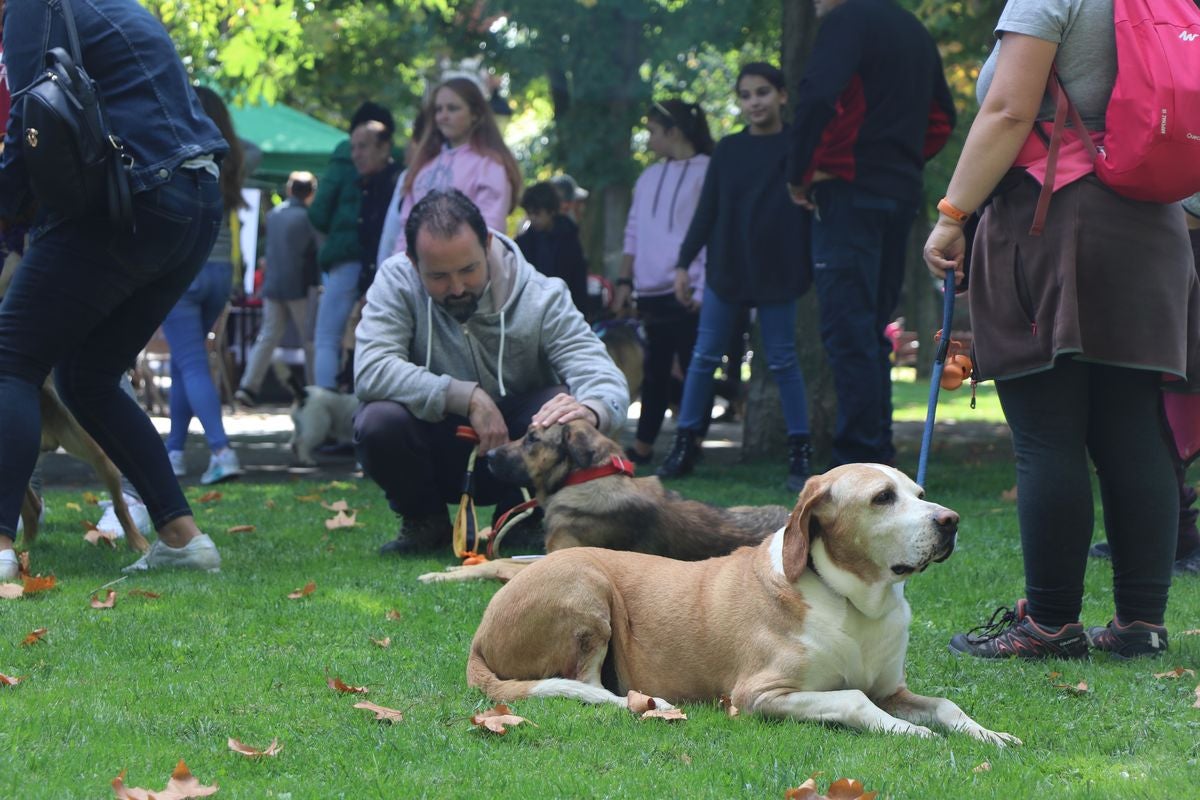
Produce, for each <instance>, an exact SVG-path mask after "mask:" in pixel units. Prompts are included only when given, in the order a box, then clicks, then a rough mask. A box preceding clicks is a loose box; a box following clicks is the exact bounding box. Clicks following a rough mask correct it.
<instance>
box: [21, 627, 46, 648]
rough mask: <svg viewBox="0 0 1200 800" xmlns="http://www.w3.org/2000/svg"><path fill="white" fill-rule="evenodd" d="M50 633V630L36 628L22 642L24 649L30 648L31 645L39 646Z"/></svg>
mask: <svg viewBox="0 0 1200 800" xmlns="http://www.w3.org/2000/svg"><path fill="white" fill-rule="evenodd" d="M49 632H50V629H49V628H35V629H34V630H32V631H30V632H29V635H28V636H26V637H25V638H24V639H22V640H21V646H22V647H28V646H29V645H31V644H37V643H38V642H40V641H41V640H42V637H43V636H45V635H46V634H47V633H49Z"/></svg>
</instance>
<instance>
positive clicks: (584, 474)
mask: <svg viewBox="0 0 1200 800" xmlns="http://www.w3.org/2000/svg"><path fill="white" fill-rule="evenodd" d="M609 475H628V476H629V477H630V478H632V477H633V462H632V461H630V460H629V459H627V458H621V457H620V456H612V457H611V458H609V460H608V463H607V464H601V465H600V466H598V467H587V468H586V469H581V470H576V471H575V472H572V473H571V474H570V475H568V476H567V479H566V480H565V481H563V486H575V485H576V484H580V483H587V482H588V481H594V480H596V479H597V478H607V477H608V476H609Z"/></svg>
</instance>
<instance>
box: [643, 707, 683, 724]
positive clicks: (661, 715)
mask: <svg viewBox="0 0 1200 800" xmlns="http://www.w3.org/2000/svg"><path fill="white" fill-rule="evenodd" d="M638 719H661V720H665V721H667V722H677V721H678V720H681V719H687V714H685V713H683V712H682V711H680V710H679V709H678V708H652V709H650V710H649V711H643V712H642V715H641V716H640V717H638Z"/></svg>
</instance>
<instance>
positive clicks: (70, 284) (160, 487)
mask: <svg viewBox="0 0 1200 800" xmlns="http://www.w3.org/2000/svg"><path fill="white" fill-rule="evenodd" d="M134 214H135V220H136V225H137V228H136V232H120V231H114V230H113V229H112V227H111V226H110V225H108V223H107V222H106V221H105V222H100V221H96V220H78V221H72V222H60V223H59V224H57V225H54V226H53V227H48V228H46V229H44V230H42V231H39V232H38V233H37V234H36V238H35V239H34V240H33V242H32V243H31V244H30V247H29V249H28V250H27V251H26V253H25V259H24V262H23V263H22V265H21V267H20V268H19V269H18V270H17V272H16V275H15V277H14V278H13V282H12V285H11V286H10V287H9V289H8V293H7V294H6V295H5V297H4V302H3V303H0V535H4V536H8V537H10V538H11V537H12V536H13V531H15V530H16V526H17V516H18V514H19V513H20V508H21V499H22V497H23V495H24V492H25V486H26V483H27V482H28V480H29V475H30V473H31V472H32V471H33V466H34V464H35V463H36V462H37V457H38V450H39V449H40V446H41V428H42V418H41V409H40V407H39V405H38V393H39V391H40V387H41V385H42V384H43V383H44V382H45V380H46V377H47V376H48V375H49V374H50V371H51V370H53V371H54V375H55V381H56V384H57V386H58V392H59V394H60V395H61V397H62V399H63V402H65V403H66V405H67V407H68V408H70V409H71V411H72V412H74V414H75V417H76V418H77V419H78V420H79V423H80V424H81V425H82V426H83V428H84V430H86V431H87V432H88V433H90V434H91V435H92V437H93V438H94V439H95V440H96V441H97V442H98V443H99V444H100V446H101V447H102V448H103V449H104V452H105V453H107V454H108V456H109V457H110V458H111V459H112V460H113V462H114V463H116V465H117V467H118V469H120V470H121V472H122V473H123V474H124V475H126V476H127V477H128V478H129V480H130V481H132V483H133V485H134V486H136V487H137V490H138V493H139V494H141V496H142V500H143V501H145V503H146V506H147V507H148V509H149V511H150V518H151V520H153V522H154V525H155V527H157V528H161V527H162V526H163V525H164V524H166V523H167V522H169V521H171V520H172V519H175V518H177V517H182V516H188V515H190V514H191V513H192V511H191V509H190V508H189V507H188V504H187V501H186V500H185V499H184V497H183V492H182V491H180V489H179V483H178V481H176V480H175V477H174V475H173V474H172V473H171V465H170V462H168V460H167V451H166V450H165V449H164V448H163V446H162V441H161V440H160V439H159V437H158V433H157V432H156V431H155V430H154V426H153V425H152V424H151V422H150V418H149V417H147V416H146V412H145V411H143V410H142V409H141V407H140V406H138V404H137V401H135V400H134V399H132V398H131V397H130V396H129V395H127V394H125V392H123V391H122V390H121V386H120V384H121V376H122V375H123V374H124V373H125V371H126V370H127V369H129V368H130V367H131V366H132V365H133V363H134V361H135V360H136V359H137V354H138V352H140V351H141V349H142V348H143V347H144V346H145V344H146V342H147V341H149V340H150V337H151V336H152V335H153V334H154V331H155V329H156V328H158V326H159V324H160V323H161V322H162V320H163V318H164V317H166V315H167V312H168V311H170V310H171V308H172V307H173V306H174V305H175V303H176V301H177V300H178V299H179V297H180V296H181V295H182V294H183V292H184V290H185V289H187V287H188V285H189V284H190V283H191V282H192V279H193V278H194V277H195V276H196V273H197V272H199V270H200V267H201V266H202V265H203V264H204V261H205V259H206V258H208V253H209V251H210V250H212V245H213V241H214V240H215V239H216V236H217V229H218V226H219V225H220V222H221V195H220V190H219V189H218V188H217V179H216V178H214V177H212V176H210V175H208V174H207V173H204V172H201V171H198V170H177V171H176V172H175V173H174V174H173V175H172V176H171V177H170V178H169V180H167V182H166V183H163V184H161V185H160V186H157V187H156V188H154V189H151V190H149V191H146V192H139V193H138V194H136V195H134Z"/></svg>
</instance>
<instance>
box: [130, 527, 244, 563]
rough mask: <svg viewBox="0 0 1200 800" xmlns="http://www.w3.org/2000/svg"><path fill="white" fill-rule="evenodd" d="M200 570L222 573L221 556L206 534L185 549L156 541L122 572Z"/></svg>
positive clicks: (184, 547)
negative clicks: (172, 569)
mask: <svg viewBox="0 0 1200 800" xmlns="http://www.w3.org/2000/svg"><path fill="white" fill-rule="evenodd" d="M163 568H174V569H198V570H203V571H204V572H220V571H221V554H220V553H218V552H217V546H216V545H215V544H213V540H212V539H210V538H208V536H207V535H205V534H203V533H202V534H200V535H198V536H195V537H193V538H192V540H191V541H190V542H188V543H187V544H185V545H184V546H183V547H167V546H166V545H165V544H163V541H162V539H155V540H154V544H152V545H150V549H149V550H147V551H146V554H145V555H144V556H142V557H141V558H139V559H138V560H137V561H135V562H133V563H132V564H130V565H129V566H128V567H125V568H124V569H122V570H121V571H122V572H144V571H146V570H149V569H163Z"/></svg>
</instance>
